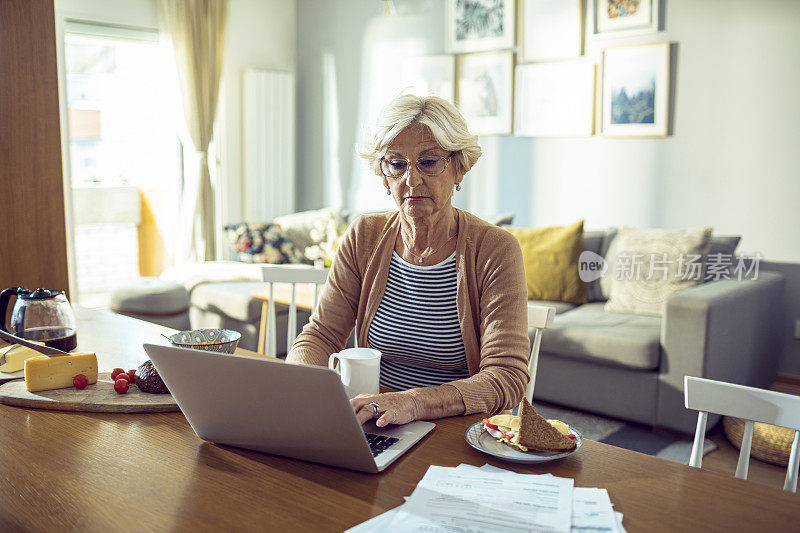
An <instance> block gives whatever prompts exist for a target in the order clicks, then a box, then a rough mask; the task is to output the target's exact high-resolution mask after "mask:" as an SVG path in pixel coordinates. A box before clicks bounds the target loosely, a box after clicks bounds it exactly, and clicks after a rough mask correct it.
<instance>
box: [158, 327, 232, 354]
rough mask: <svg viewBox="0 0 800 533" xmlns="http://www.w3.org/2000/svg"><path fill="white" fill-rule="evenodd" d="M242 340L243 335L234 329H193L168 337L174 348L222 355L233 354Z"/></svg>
mask: <svg viewBox="0 0 800 533" xmlns="http://www.w3.org/2000/svg"><path fill="white" fill-rule="evenodd" d="M241 338H242V334H241V333H239V332H238V331H233V330H232V329H192V330H189V331H179V332H178V333H175V334H173V335H169V336H168V337H167V339H168V340H169V342H170V343H172V344H173V345H174V346H180V347H181V348H192V349H194V350H205V351H207V352H220V353H233V352H234V350H236V345H237V344H239V339H241Z"/></svg>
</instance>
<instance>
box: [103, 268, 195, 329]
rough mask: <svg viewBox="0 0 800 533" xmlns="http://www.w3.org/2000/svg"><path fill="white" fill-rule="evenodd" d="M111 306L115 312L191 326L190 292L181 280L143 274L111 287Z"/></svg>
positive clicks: (168, 325)
mask: <svg viewBox="0 0 800 533" xmlns="http://www.w3.org/2000/svg"><path fill="white" fill-rule="evenodd" d="M110 307H111V310H112V311H114V312H115V313H119V314H121V315H125V316H130V317H133V318H138V319H140V320H144V321H146V322H152V323H154V324H159V325H162V326H166V327H168V328H173V329H178V330H187V329H190V327H189V292H188V291H187V290H186V288H184V286H183V285H181V284H179V283H173V282H171V281H164V280H160V279H158V278H139V279H137V280H133V281H130V282H127V283H124V284H121V285H118V286H116V287H115V288H114V289H113V290H112V291H111V297H110Z"/></svg>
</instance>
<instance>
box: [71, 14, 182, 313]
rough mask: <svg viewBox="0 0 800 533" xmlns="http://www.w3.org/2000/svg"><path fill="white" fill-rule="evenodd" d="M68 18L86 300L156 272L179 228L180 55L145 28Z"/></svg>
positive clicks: (79, 250)
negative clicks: (70, 21) (71, 21)
mask: <svg viewBox="0 0 800 533" xmlns="http://www.w3.org/2000/svg"><path fill="white" fill-rule="evenodd" d="M113 30H114V29H113V28H108V27H105V26H98V27H94V26H91V25H88V24H72V25H68V26H67V29H66V33H65V47H64V51H65V53H64V57H65V62H66V69H65V72H66V97H67V107H68V121H69V162H70V163H69V170H70V175H71V176H70V179H71V183H72V198H73V203H72V219H73V221H74V224H73V226H74V232H75V235H74V243H75V255H74V257H75V260H76V263H77V264H76V265H75V266H76V267H77V285H78V301H80V302H81V303H82V304H84V305H95V304H102V303H104V301H105V298H106V295H107V293H108V291H109V290H110V289H111V288H112V287H113V286H114V285H115V284H117V283H119V282H121V281H124V280H125V279H129V278H135V277H137V276H139V275H158V274H159V273H160V272H161V270H162V269H163V268H164V267H165V266H168V264H169V263H170V262H171V257H170V251H171V249H172V246H171V241H172V240H173V234H174V232H175V227H176V225H177V205H178V199H179V191H180V185H181V183H180V176H181V146H180V142H179V140H178V125H179V124H180V117H181V113H182V110H181V107H180V99H179V95H178V89H177V81H176V76H175V67H174V62H173V61H172V56H171V55H170V54H169V53H168V50H166V49H165V48H164V47H163V45H161V44H159V42H158V40H157V35H156V34H154V33H151V32H147V31H141V32H139V31H134V30H130V29H124V30H120V31H119V32H117V33H119V35H116V34H115V32H114V31H113Z"/></svg>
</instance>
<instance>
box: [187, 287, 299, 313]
mask: <svg viewBox="0 0 800 533" xmlns="http://www.w3.org/2000/svg"><path fill="white" fill-rule="evenodd" d="M263 288H264V283H263V282H260V281H253V282H250V281H228V282H219V283H203V284H201V285H198V286H197V287H195V288H194V289H193V290H192V294H191V297H190V300H191V303H192V306H193V307H197V308H199V309H203V310H205V311H214V312H216V313H221V314H223V315H225V316H228V317H230V318H233V319H236V320H240V321H242V322H252V321H258V320H260V319H261V304H262V302H261V300H257V299H256V298H253V293H254V292H256V291H257V290H259V289H263ZM287 309H288V308H287V307H286V306H285V305H276V306H275V311H276V313H278V314H280V313H286V312H287Z"/></svg>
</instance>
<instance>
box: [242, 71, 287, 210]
mask: <svg viewBox="0 0 800 533" xmlns="http://www.w3.org/2000/svg"><path fill="white" fill-rule="evenodd" d="M242 95H243V97H242V98H243V105H242V115H243V116H242V124H243V131H242V137H243V138H242V141H243V143H242V144H243V154H242V157H243V160H244V164H243V169H244V199H243V203H244V205H243V207H244V215H245V220H248V221H253V222H268V221H270V220H272V219H273V218H275V217H276V216H280V215H284V214H287V213H292V212H294V211H295V192H294V185H295V159H294V158H295V153H294V124H295V113H294V101H295V95H294V74H291V73H288V72H277V71H271V70H257V69H245V71H244V74H243V80H242Z"/></svg>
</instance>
